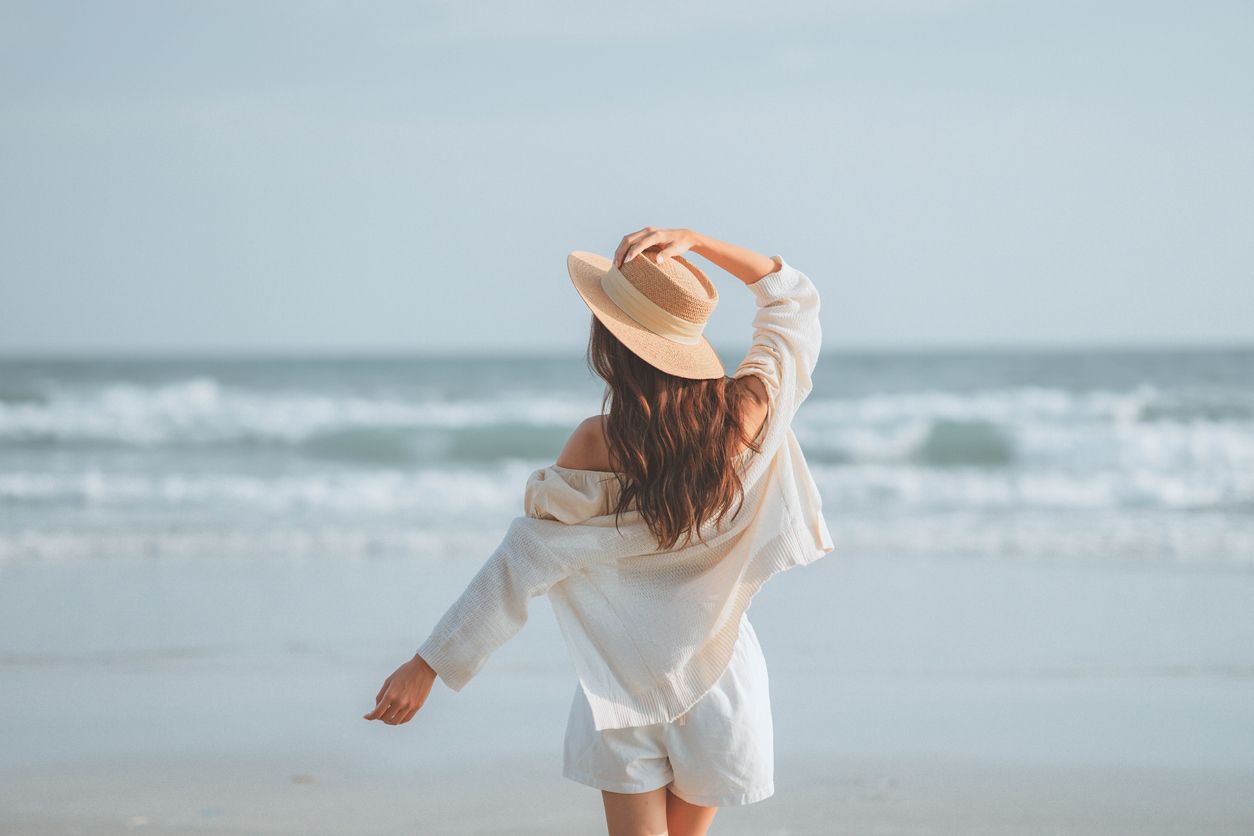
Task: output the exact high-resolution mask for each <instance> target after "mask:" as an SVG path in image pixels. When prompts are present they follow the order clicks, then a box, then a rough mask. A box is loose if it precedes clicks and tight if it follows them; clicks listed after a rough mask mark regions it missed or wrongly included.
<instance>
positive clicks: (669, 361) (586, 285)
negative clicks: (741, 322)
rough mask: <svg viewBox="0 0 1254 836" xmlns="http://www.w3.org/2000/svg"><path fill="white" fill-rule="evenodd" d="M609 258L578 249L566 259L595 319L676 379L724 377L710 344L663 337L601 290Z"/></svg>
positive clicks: (625, 343)
mask: <svg viewBox="0 0 1254 836" xmlns="http://www.w3.org/2000/svg"><path fill="white" fill-rule="evenodd" d="M611 265H612V262H611V261H610V259H608V258H606V257H605V256H602V255H597V254H596V253H589V252H583V251H582V250H576V251H574V252H572V253H571V254H570V255H568V256H567V257H566V271H567V272H568V273H570V280H571V282H572V283H573V284H574V285H575V290H576V291H577V292H578V293H579V296H580V297H581V298H582V299H583V301H584V304H585V305H587V306H588V308H589V309H590V310H591V311H592V314H593V316H595V317H596V318H597V319H599V320H600V321H601V324H602V325H604V326H605V327H606V328H607V329H608V330H609V332H610V333H611V334H613V335H614V336H615V337H618V339H619V340H620V341H621V342H622V343H623V345H625V346H627V348H629V349H631V351H632V353H634V354H635V355H636V356H637V357H639V358H640V359H642V360H644V361H645V362H646V363H648V364H650V365H651V366H653V367H654V368H657V369H660V370H662V371H664V372H666V373H667V374H673V375H675V376H676V377H686V378H690V379H693V380H712V379H715V378H720V377H725V376H726V371H724V369H723V361H722V360H720V359H719V356H718V352H716V351H715V350H714V346H712V345H710V341H709V340H707V339H706V338H705V337H701V338H700V340H699V342H696V343H694V344H692V345H684V344H682V343H676V342H672V341H671V340H668V339H666V338H665V337H660V336H658V335H657V334H655V333H653V332H652V331H650V330H649V329H647V328H645V327H644V326H643V325H641V324H640V323H639V322H636V321H635V320H634V319H632V318H631V317H630V316H628V315H627V314H626V313H625V312H624V311H623V309H622V308H620V307H618V305H616V304H615V303H614V300H613V299H611V298H610V297H609V295H608V294H607V293H606V292H605V290H604V289H602V287H601V278H602V277H603V276H604V275H605V274H606V272H608V271H609V269H610V267H611Z"/></svg>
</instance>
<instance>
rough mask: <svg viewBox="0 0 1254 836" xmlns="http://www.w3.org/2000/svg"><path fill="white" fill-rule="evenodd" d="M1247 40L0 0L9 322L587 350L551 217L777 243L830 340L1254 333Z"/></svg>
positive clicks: (49, 335) (1019, 17)
mask: <svg viewBox="0 0 1254 836" xmlns="http://www.w3.org/2000/svg"><path fill="white" fill-rule="evenodd" d="M1251 44H1254V4H1251V3H1249V2H1234V3H1225V2H1205V3H1184V2H1177V3H1155V2H1128V3H1114V2H1060V1H1059V0H1049V2H1033V3H1027V2H1024V3H1018V2H1000V3H993V2H988V3H983V2H957V1H956V0H955V2H943V1H941V0H937V2H923V0H919V1H918V2H893V0H864V2H830V1H828V0H815V2H808V3H793V2H778V1H777V2H772V3H729V2H709V3H689V4H673V3H666V2H644V3H640V2H634V3H615V4H597V3H587V2H580V1H579V0H571V2H546V1H545V0H532V2H527V3H506V2H493V1H492V0H489V1H488V2H455V0H449V2H438V3H412V2H397V3H329V2H292V3H264V2H251V0H250V2H240V3H226V2H213V3H203V2H202V3H190V2H189V3H173V2H151V3H120V2H100V3H71V4H62V3H53V2H32V3H13V2H3V3H0V126H2V132H0V351H55V352H73V351H93V350H109V351H154V352H189V351H190V352H195V351H204V350H213V351H218V350H230V351H243V350H255V349H262V350H280V351H308V350H313V351H336V350H423V349H432V348H450V349H451V348H463V347H470V348H476V349H491V348H498V347H520V348H535V349H572V348H573V349H580V348H582V346H583V344H584V341H585V339H586V334H587V319H588V313H587V309H586V308H585V307H584V306H583V304H582V302H581V301H580V300H579V299H578V297H577V296H576V295H575V294H574V291H573V289H572V288H571V286H570V282H569V279H568V278H567V276H566V271H565V258H566V253H567V252H568V251H570V250H572V249H586V250H594V251H599V252H602V253H604V254H606V255H608V254H610V253H612V251H613V250H614V247H615V246H616V244H617V242H618V240H619V238H620V237H621V235H622V234H623V233H625V232H628V231H630V230H634V229H636V228H638V227H641V226H644V225H646V224H653V225H662V226H689V227H693V228H696V229H698V230H701V231H703V232H706V233H709V234H711V235H714V236H716V237H719V238H725V239H728V240H731V241H735V242H737V243H740V244H743V245H746V246H749V247H752V248H754V249H757V250H759V251H761V252H763V253H766V254H770V255H774V254H779V255H782V256H783V257H784V258H785V259H787V260H788V261H789V262H791V263H792V264H794V265H795V266H797V267H798V268H800V269H801V270H803V271H804V272H805V273H806V274H807V275H809V276H810V277H811V278H812V279H813V280H814V281H815V282H816V283H817V284H818V285H819V287H820V288H821V290H822V292H823V300H824V310H823V323H824V332H825V346H826V347H828V348H838V347H868V346H869V347H915V346H922V345H941V346H952V345H963V346H966V345H988V344H1010V345H1023V344H1030V345H1041V344H1046V345H1056V346H1074V345H1090V344H1112V343H1113V344H1125V343H1136V344H1141V343H1152V342H1169V343H1179V342H1204V343H1216V342H1225V341H1228V342H1230V341H1245V342H1248V341H1254V234H1252V232H1254V49H1252V48H1251ZM710 270H711V271H712V273H713V274H714V277H715V280H716V281H719V282H721V285H720V287H721V288H722V290H723V294H722V302H721V304H720V306H719V309H718V310H717V311H716V313H715V315H714V320H713V322H712V323H711V324H710V326H709V329H708V331H707V333H708V334H709V335H710V336H711V338H712V339H713V340H714V341H715V342H716V343H739V342H743V340H744V338H745V328H746V326H747V322H748V318H749V317H750V316H751V313H752V305H751V301H750V297H749V295H748V294H747V292H745V291H744V289H743V288H742V287H740V285H739V283H738V282H737V281H736V280H735V279H734V278H732V277H730V276H728V275H726V274H722V273H721V272H720V271H718V269H717V268H715V267H713V265H710Z"/></svg>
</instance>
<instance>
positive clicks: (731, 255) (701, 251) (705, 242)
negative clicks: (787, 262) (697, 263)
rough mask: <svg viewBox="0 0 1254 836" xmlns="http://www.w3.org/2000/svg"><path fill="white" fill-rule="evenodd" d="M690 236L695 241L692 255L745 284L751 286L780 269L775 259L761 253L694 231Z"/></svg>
mask: <svg viewBox="0 0 1254 836" xmlns="http://www.w3.org/2000/svg"><path fill="white" fill-rule="evenodd" d="M692 234H693V236H694V238H695V240H696V243H695V244H693V245H692V251H693V252H694V253H696V254H697V255H699V256H701V257H702V258H706V259H709V260H710V261H712V262H714V263H715V264H717V265H718V266H719V267H722V268H723V269H724V270H726V271H727V272H728V273H731V274H732V275H733V276H735V277H736V278H738V279H740V280H741V281H742V282H744V283H745V284H753V283H754V282H756V281H757V280H758V279H760V278H762V277H763V276H766V275H769V274H771V273H774V272H775V271H776V270H778V269H779V268H780V265H779V263H778V262H776V261H775V259H773V258H769V257H767V256H764V255H762V254H761V253H756V252H754V251H753V250H750V249H747V248H745V247H741V246H739V245H737V244H732V243H729V242H727V241H720V240H718V239H717V238H711V237H710V236H709V235H704V234H702V233H700V232H695V231H694V232H693V233H692Z"/></svg>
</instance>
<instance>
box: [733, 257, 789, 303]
mask: <svg viewBox="0 0 1254 836" xmlns="http://www.w3.org/2000/svg"><path fill="white" fill-rule="evenodd" d="M772 258H773V259H774V260H775V261H777V262H779V265H780V266H779V268H778V269H777V270H775V271H774V272H772V273H767V274H766V275H765V276H763V277H762V278H760V279H758V280H757V281H756V282H753V283H752V284H748V285H745V287H747V288H749V290H750V291H752V293H753V295H754V297H755V298H756V299H757V300H758V304H759V305H765V304H767V303H768V302H770V301H771V300H772V299H778V298H780V297H781V296H791V295H793V291H795V290H796V288H797V270H796V268H794V267H793V266H792V265H791V264H789V263H788V262H787V261H784V257H783V256H781V255H775V256H772Z"/></svg>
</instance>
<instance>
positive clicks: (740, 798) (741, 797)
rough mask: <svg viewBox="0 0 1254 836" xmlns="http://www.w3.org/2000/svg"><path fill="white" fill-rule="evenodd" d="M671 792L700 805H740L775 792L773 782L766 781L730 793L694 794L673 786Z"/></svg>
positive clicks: (759, 799)
mask: <svg viewBox="0 0 1254 836" xmlns="http://www.w3.org/2000/svg"><path fill="white" fill-rule="evenodd" d="M671 792H673V793H675V795H677V796H679V797H680V798H682V799H683V800H684V801H687V802H688V803H689V804H697V805H700V806H702V807H740V806H743V805H745V804H753V803H755V802H758V801H765V800H766V799H768V798H770V797H771V796H772V795H774V794H775V782H774V781H767V782H766V783H765V784H758V785H757V786H756V787H751V788H750V789H748V790H745V791H744V792H741V793H735V794H732V795H696V794H693V793H689V792H684V791H682V790H678V789H676V788H675V787H674V786H672V787H671Z"/></svg>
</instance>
